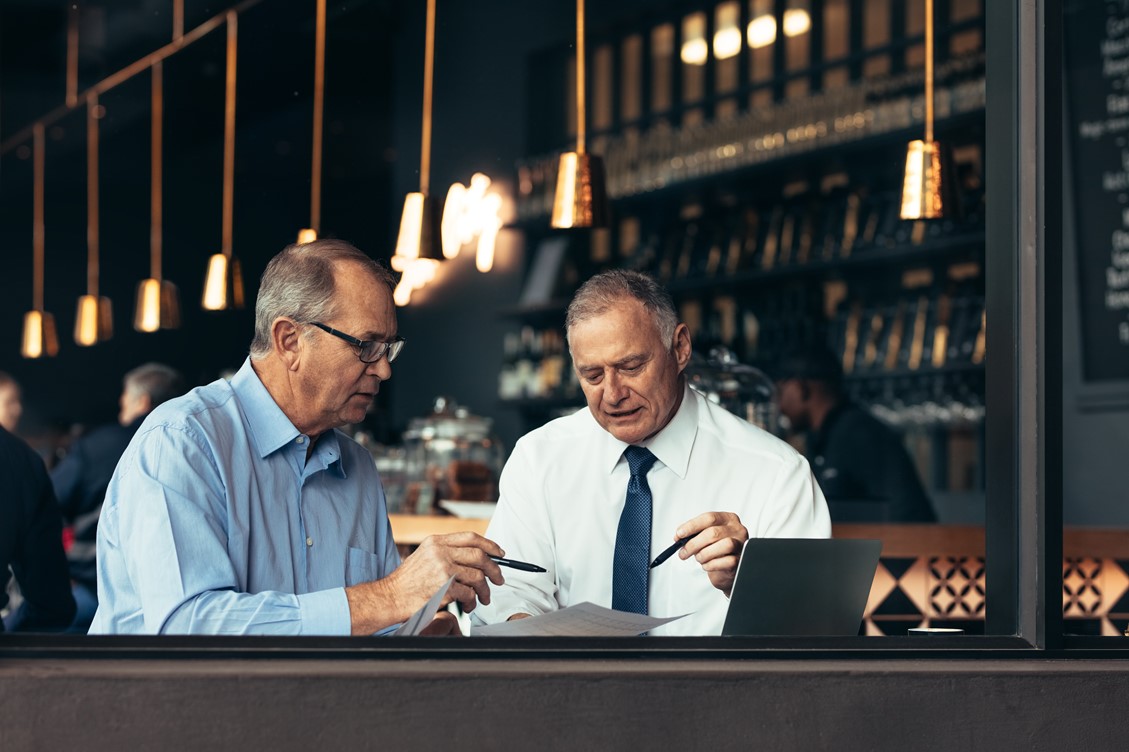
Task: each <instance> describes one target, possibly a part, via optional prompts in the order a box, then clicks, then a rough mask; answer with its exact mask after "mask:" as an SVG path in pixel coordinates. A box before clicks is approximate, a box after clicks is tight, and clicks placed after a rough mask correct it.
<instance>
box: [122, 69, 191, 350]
mask: <svg viewBox="0 0 1129 752" xmlns="http://www.w3.org/2000/svg"><path fill="white" fill-rule="evenodd" d="M150 72H151V74H152V97H151V98H152V107H153V113H152V122H151V128H150V130H151V136H150V152H151V153H150V157H149V165H150V179H149V205H150V217H151V218H150V224H149V278H148V279H143V280H141V282H140V283H139V284H138V285H137V304H136V306H135V307H134V311H133V328H134V329H136V330H137V331H139V332H155V331H157V330H158V329H176V328H177V327H179V326H180V296H179V294H178V292H177V289H176V285H174V284H173V283H172V282H169V281H168V280H166V279H162V278H161V235H162V231H163V228H162V213H161V212H162V180H163V172H162V164H163V160H162V136H163V128H162V124H163V121H164V90H163V89H164V87H163V84H162V80H163V72H164V71H163V65H162V63H161V61H159V60H158V61H157V62H155V63H153V67H152V69H151V71H150Z"/></svg>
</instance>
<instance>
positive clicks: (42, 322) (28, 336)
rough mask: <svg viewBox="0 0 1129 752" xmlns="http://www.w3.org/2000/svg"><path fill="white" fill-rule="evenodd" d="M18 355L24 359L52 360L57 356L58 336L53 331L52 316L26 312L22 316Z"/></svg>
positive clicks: (45, 313)
mask: <svg viewBox="0 0 1129 752" xmlns="http://www.w3.org/2000/svg"><path fill="white" fill-rule="evenodd" d="M20 354H21V355H23V356H24V357H25V358H42V357H44V356H46V357H48V358H53V357H54V356H56V355H58V354H59V335H58V333H57V332H56V331H55V317H54V316H52V315H51V314H50V313H47V312H46V311H28V312H27V313H25V314H24V332H23V338H22V340H21V342H20Z"/></svg>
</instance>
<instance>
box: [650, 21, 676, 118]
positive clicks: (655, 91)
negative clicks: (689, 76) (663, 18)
mask: <svg viewBox="0 0 1129 752" xmlns="http://www.w3.org/2000/svg"><path fill="white" fill-rule="evenodd" d="M673 66H674V26H673V25H672V24H663V25H662V26H656V27H655V28H654V29H652V30H651V112H666V111H667V110H669V109H670V107H671V105H672V104H673V102H672V101H671V99H672V97H671V84H672V82H673V70H672V69H673Z"/></svg>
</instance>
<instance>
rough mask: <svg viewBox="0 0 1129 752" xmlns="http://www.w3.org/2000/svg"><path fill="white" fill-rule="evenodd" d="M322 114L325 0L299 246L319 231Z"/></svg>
mask: <svg viewBox="0 0 1129 752" xmlns="http://www.w3.org/2000/svg"><path fill="white" fill-rule="evenodd" d="M324 113H325V0H318V5H317V31H316V32H315V42H314V145H313V155H312V157H311V159H310V226H309V227H306V228H303V229H301V230H299V231H298V242H299V243H311V242H313V241H315V240H317V239H318V232H319V231H320V230H321V142H322V120H323V116H324Z"/></svg>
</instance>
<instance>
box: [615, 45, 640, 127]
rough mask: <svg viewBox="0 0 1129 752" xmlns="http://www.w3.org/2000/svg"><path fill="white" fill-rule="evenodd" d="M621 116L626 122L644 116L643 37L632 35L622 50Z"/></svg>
mask: <svg viewBox="0 0 1129 752" xmlns="http://www.w3.org/2000/svg"><path fill="white" fill-rule="evenodd" d="M620 59H621V61H622V63H621V64H622V71H621V74H620V83H619V88H620V94H619V107H620V110H619V116H620V118H622V119H623V120H625V121H631V120H635V119H636V118H638V117H641V116H642V114H643V37H642V36H641V35H639V34H632V35H631V36H629V37H627V38H626V39H624V40H623V46H622V47H621V48H620Z"/></svg>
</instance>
